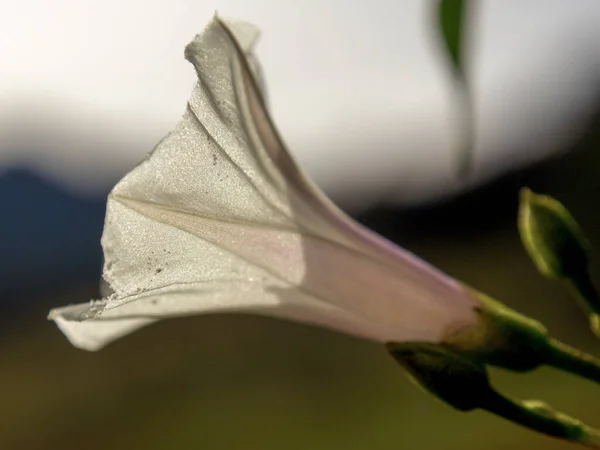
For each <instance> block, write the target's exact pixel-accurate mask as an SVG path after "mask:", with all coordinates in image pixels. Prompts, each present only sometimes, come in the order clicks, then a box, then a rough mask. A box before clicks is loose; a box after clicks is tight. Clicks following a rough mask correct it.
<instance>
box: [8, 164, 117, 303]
mask: <svg viewBox="0 0 600 450" xmlns="http://www.w3.org/2000/svg"><path fill="white" fill-rule="evenodd" d="M105 203H106V193H101V194H99V195H98V196H97V198H93V199H89V198H88V199H84V198H78V197H76V196H74V195H72V194H70V193H68V192H67V191H65V190H63V189H61V188H60V187H59V186H57V185H55V184H53V183H51V182H49V181H47V180H45V179H43V178H41V177H39V176H38V175H36V174H35V173H33V172H31V171H28V170H24V169H9V171H8V172H4V173H3V174H2V175H0V306H7V305H8V304H11V305H12V306H14V305H19V303H20V302H24V301H26V299H27V298H30V297H32V296H39V295H44V293H46V292H47V293H51V292H55V291H58V290H60V289H64V288H67V287H69V286H70V285H80V284H82V283H85V282H91V281H93V280H99V277H100V273H101V261H102V251H101V247H100V237H101V234H102V227H103V222H104V213H105Z"/></svg>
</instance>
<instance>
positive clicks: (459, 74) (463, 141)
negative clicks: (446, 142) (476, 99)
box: [437, 0, 475, 176]
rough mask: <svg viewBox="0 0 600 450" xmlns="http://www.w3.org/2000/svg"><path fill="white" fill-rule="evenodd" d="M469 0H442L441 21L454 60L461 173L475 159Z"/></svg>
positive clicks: (449, 55)
mask: <svg viewBox="0 0 600 450" xmlns="http://www.w3.org/2000/svg"><path fill="white" fill-rule="evenodd" d="M468 6H469V4H468V2H467V0H439V2H438V11H437V12H438V25H439V30H440V34H441V37H442V41H443V43H444V47H445V49H446V53H447V54H448V59H449V60H450V62H451V63H452V67H453V72H454V78H455V79H456V81H457V83H456V90H457V92H458V98H457V102H456V110H457V115H458V119H459V123H458V126H459V128H460V138H459V139H460V140H459V143H458V144H457V150H456V152H457V161H458V174H459V175H460V176H466V175H468V173H469V171H470V169H471V165H472V159H473V146H474V141H475V138H474V131H475V130H474V125H473V123H474V115H473V105H472V104H471V95H470V92H469V86H468V83H467V79H466V76H465V72H464V67H463V65H464V55H463V46H464V45H463V41H464V34H465V28H466V20H467V19H466V17H467V8H468Z"/></svg>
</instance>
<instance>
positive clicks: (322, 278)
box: [50, 17, 479, 350]
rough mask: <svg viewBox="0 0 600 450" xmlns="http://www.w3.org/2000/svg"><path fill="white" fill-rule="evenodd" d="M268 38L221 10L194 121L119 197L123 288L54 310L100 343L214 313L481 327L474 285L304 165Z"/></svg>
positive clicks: (395, 329) (410, 337)
mask: <svg viewBox="0 0 600 450" xmlns="http://www.w3.org/2000/svg"><path fill="white" fill-rule="evenodd" d="M257 35H258V33H257V30H256V29H255V28H254V27H253V26H251V25H249V24H246V23H241V22H233V21H229V20H227V21H226V20H224V19H221V18H217V17H215V19H214V20H213V21H212V22H211V23H210V24H209V25H208V26H207V28H206V29H205V30H204V31H203V32H202V33H201V34H200V35H198V36H197V37H196V38H195V39H194V41H193V42H191V43H190V44H189V45H188V46H187V48H186V51H185V55H186V58H187V59H188V60H189V61H190V62H192V64H193V65H194V66H195V68H196V71H197V74H198V78H199V81H198V84H197V86H196V87H195V89H194V91H193V93H192V96H191V98H190V100H189V103H188V105H187V108H186V110H185V113H184V115H183V118H182V120H181V122H179V124H178V125H177V127H176V128H175V130H174V131H172V132H171V133H170V134H168V135H167V136H166V137H165V138H164V139H163V140H162V141H161V142H160V143H159V144H158V145H157V147H156V148H155V149H154V151H153V152H152V153H151V154H150V155H149V157H148V158H147V159H146V160H145V161H143V162H142V163H141V164H140V165H139V166H138V167H136V168H135V169H134V170H133V171H132V172H131V173H129V174H128V175H126V176H125V177H124V178H123V179H122V180H121V181H120V182H119V183H118V184H117V185H116V186H115V188H114V189H113V190H112V192H111V193H110V195H109V198H108V204H107V215H106V223H105V227H104V234H103V236H102V246H103V248H104V256H105V266H104V278H105V280H106V281H107V282H108V283H109V284H110V286H111V288H112V290H113V293H112V294H111V295H110V296H108V297H107V298H105V299H103V300H100V301H93V302H91V303H85V304H79V305H72V306H67V307H63V308H57V309H54V310H52V311H51V312H50V318H51V319H52V320H54V321H55V322H56V324H57V325H58V326H59V328H60V329H61V330H62V331H63V332H64V333H65V334H66V336H67V337H68V338H69V340H70V341H71V342H72V343H73V345H75V346H77V347H80V348H83V349H86V350H96V349H99V348H100V347H102V346H103V345H105V344H106V343H108V342H110V341H112V340H114V339H116V338H118V337H120V336H122V335H124V334H127V333H129V332H131V331H133V330H135V329H137V328H140V327H142V326H144V325H147V324H149V323H152V322H154V321H156V320H159V319H162V318H165V317H173V316H184V315H190V314H199V313H212V312H232V311H235V312H248V313H256V314H263V315H267V316H274V317H279V318H285V319H290V320H295V321H299V322H304V323H310V324H317V325H321V326H325V327H328V328H331V329H334V330H338V331H341V332H345V333H349V334H353V335H356V336H360V337H362V338H366V339H370V340H374V341H378V342H407V341H420V342H440V341H441V340H443V339H444V338H446V337H448V336H449V335H451V334H452V333H454V332H457V331H460V330H462V329H464V328H466V327H469V326H473V325H476V324H477V322H478V316H477V313H476V312H475V309H476V307H477V306H478V304H479V300H478V299H477V298H476V297H475V296H474V295H473V294H472V293H471V292H470V291H469V290H467V289H466V288H464V287H463V286H462V285H461V284H460V283H458V282H456V281H454V280H452V279H451V278H449V277H447V276H446V275H444V274H442V273H440V272H439V271H438V270H436V269H435V268H433V267H431V266H429V265H428V264H427V263H425V262H423V261H422V260H420V259H419V258H417V257H416V256H414V255H412V254H410V253H408V252H406V251H405V250H402V249H401V248H399V247H397V246H395V245H394V244H392V243H391V242H388V241H387V240H385V239H383V238H382V237H380V236H378V235H376V234H374V233H373V232H371V231H369V230H368V229H366V228H364V227H362V226H361V225H360V224H358V223H357V222H355V221H354V220H352V219H351V218H349V217H348V216H346V215H345V214H344V213H343V212H342V211H340V210H339V209H338V208H337V207H336V206H334V205H333V204H332V203H331V202H330V201H329V200H328V199H327V198H326V197H325V196H324V195H323V193H322V192H321V191H320V190H319V189H318V188H317V187H316V186H315V185H314V184H313V183H312V182H311V181H310V180H309V179H307V178H306V176H305V175H304V173H303V172H302V171H301V170H300V169H299V168H298V167H297V166H296V164H295V162H294V160H293V159H292V157H291V156H290V154H289V153H288V151H287V150H286V148H285V146H284V145H283V143H282V140H281V139H280V137H279V135H278V133H277V131H276V130H275V127H274V126H273V124H272V122H271V119H270V117H269V115H268V113H267V111H266V108H265V100H264V97H263V94H262V89H261V88H260V87H259V86H260V85H259V82H258V81H257V78H258V77H257V72H256V69H257V65H256V64H255V61H254V59H253V58H252V57H251V54H250V51H251V48H252V45H253V43H254V41H255V40H256V37H257ZM349 94H351V93H349ZM318 107H319V105H315V108H318ZM365 151H369V149H368V148H367V149H365ZM340 165H343V161H340Z"/></svg>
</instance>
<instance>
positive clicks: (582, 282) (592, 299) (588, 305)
mask: <svg viewBox="0 0 600 450" xmlns="http://www.w3.org/2000/svg"><path fill="white" fill-rule="evenodd" d="M569 282H570V284H571V286H573V288H575V290H576V291H577V294H578V295H579V296H580V297H581V301H582V302H583V305H584V308H585V309H586V310H588V311H589V312H591V313H592V314H600V296H599V295H598V291H597V290H596V287H595V286H594V284H593V283H592V279H591V278H590V274H589V272H587V271H585V272H582V273H581V274H580V275H578V276H576V277H571V278H569Z"/></svg>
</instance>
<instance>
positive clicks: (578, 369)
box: [544, 339, 600, 383]
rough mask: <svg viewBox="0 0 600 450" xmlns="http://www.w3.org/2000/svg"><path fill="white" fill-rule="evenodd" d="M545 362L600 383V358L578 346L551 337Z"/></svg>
mask: <svg viewBox="0 0 600 450" xmlns="http://www.w3.org/2000/svg"><path fill="white" fill-rule="evenodd" d="M544 362H545V364H547V365H549V366H552V367H556V368H557V369H561V370H564V371H566V372H570V373H573V374H575V375H579V376H582V377H584V378H587V379H589V380H592V381H595V382H596V383H600V359H598V358H596V357H594V356H592V355H589V354H587V353H584V352H582V351H580V350H577V349H576V348H573V347H570V346H568V345H566V344H563V343H562V342H560V341H557V340H556V339H549V340H548V346H547V350H546V354H545V359H544Z"/></svg>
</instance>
